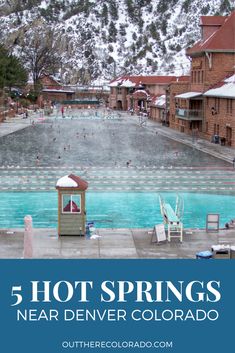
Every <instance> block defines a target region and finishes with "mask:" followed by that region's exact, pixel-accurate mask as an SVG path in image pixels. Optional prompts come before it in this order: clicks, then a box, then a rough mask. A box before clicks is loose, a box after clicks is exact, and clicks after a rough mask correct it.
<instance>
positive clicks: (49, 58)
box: [22, 24, 60, 91]
mask: <svg viewBox="0 0 235 353" xmlns="http://www.w3.org/2000/svg"><path fill="white" fill-rule="evenodd" d="M22 58H23V60H24V62H25V65H26V66H27V68H28V70H29V71H30V73H31V75H32V78H33V83H34V89H35V91H37V90H38V87H39V81H40V78H41V77H42V75H43V74H54V73H56V72H57V71H58V69H59V68H60V56H59V53H58V41H57V38H56V35H55V33H54V31H53V30H52V29H51V28H50V27H49V26H46V25H45V24H43V25H41V26H37V27H33V28H32V27H31V28H30V29H29V30H28V31H27V32H26V33H25V36H24V39H23V43H22Z"/></svg>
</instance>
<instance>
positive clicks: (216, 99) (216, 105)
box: [215, 98, 220, 113]
mask: <svg viewBox="0 0 235 353" xmlns="http://www.w3.org/2000/svg"><path fill="white" fill-rule="evenodd" d="M219 110H220V99H219V98H215V112H216V113H219Z"/></svg>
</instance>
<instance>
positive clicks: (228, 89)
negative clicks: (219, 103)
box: [204, 81, 235, 99]
mask: <svg viewBox="0 0 235 353" xmlns="http://www.w3.org/2000/svg"><path fill="white" fill-rule="evenodd" d="M204 96H206V97H221V98H230V99H235V81H234V82H229V83H225V84H224V85H223V86H221V87H218V88H213V89H209V90H208V91H207V92H205V93H204Z"/></svg>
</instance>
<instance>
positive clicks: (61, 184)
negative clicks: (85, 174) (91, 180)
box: [56, 174, 88, 190]
mask: <svg viewBox="0 0 235 353" xmlns="http://www.w3.org/2000/svg"><path fill="white" fill-rule="evenodd" d="M87 187H88V183H87V182H86V181H85V180H83V179H81V178H80V177H78V176H76V175H74V174H70V175H65V176H63V177H62V178H60V179H59V180H58V181H57V183H56V188H79V189H80V190H86V189H87Z"/></svg>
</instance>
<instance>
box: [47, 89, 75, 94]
mask: <svg viewBox="0 0 235 353" xmlns="http://www.w3.org/2000/svg"><path fill="white" fill-rule="evenodd" d="M42 92H53V93H75V91H70V90H67V89H52V88H44V89H43V90H42Z"/></svg>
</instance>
